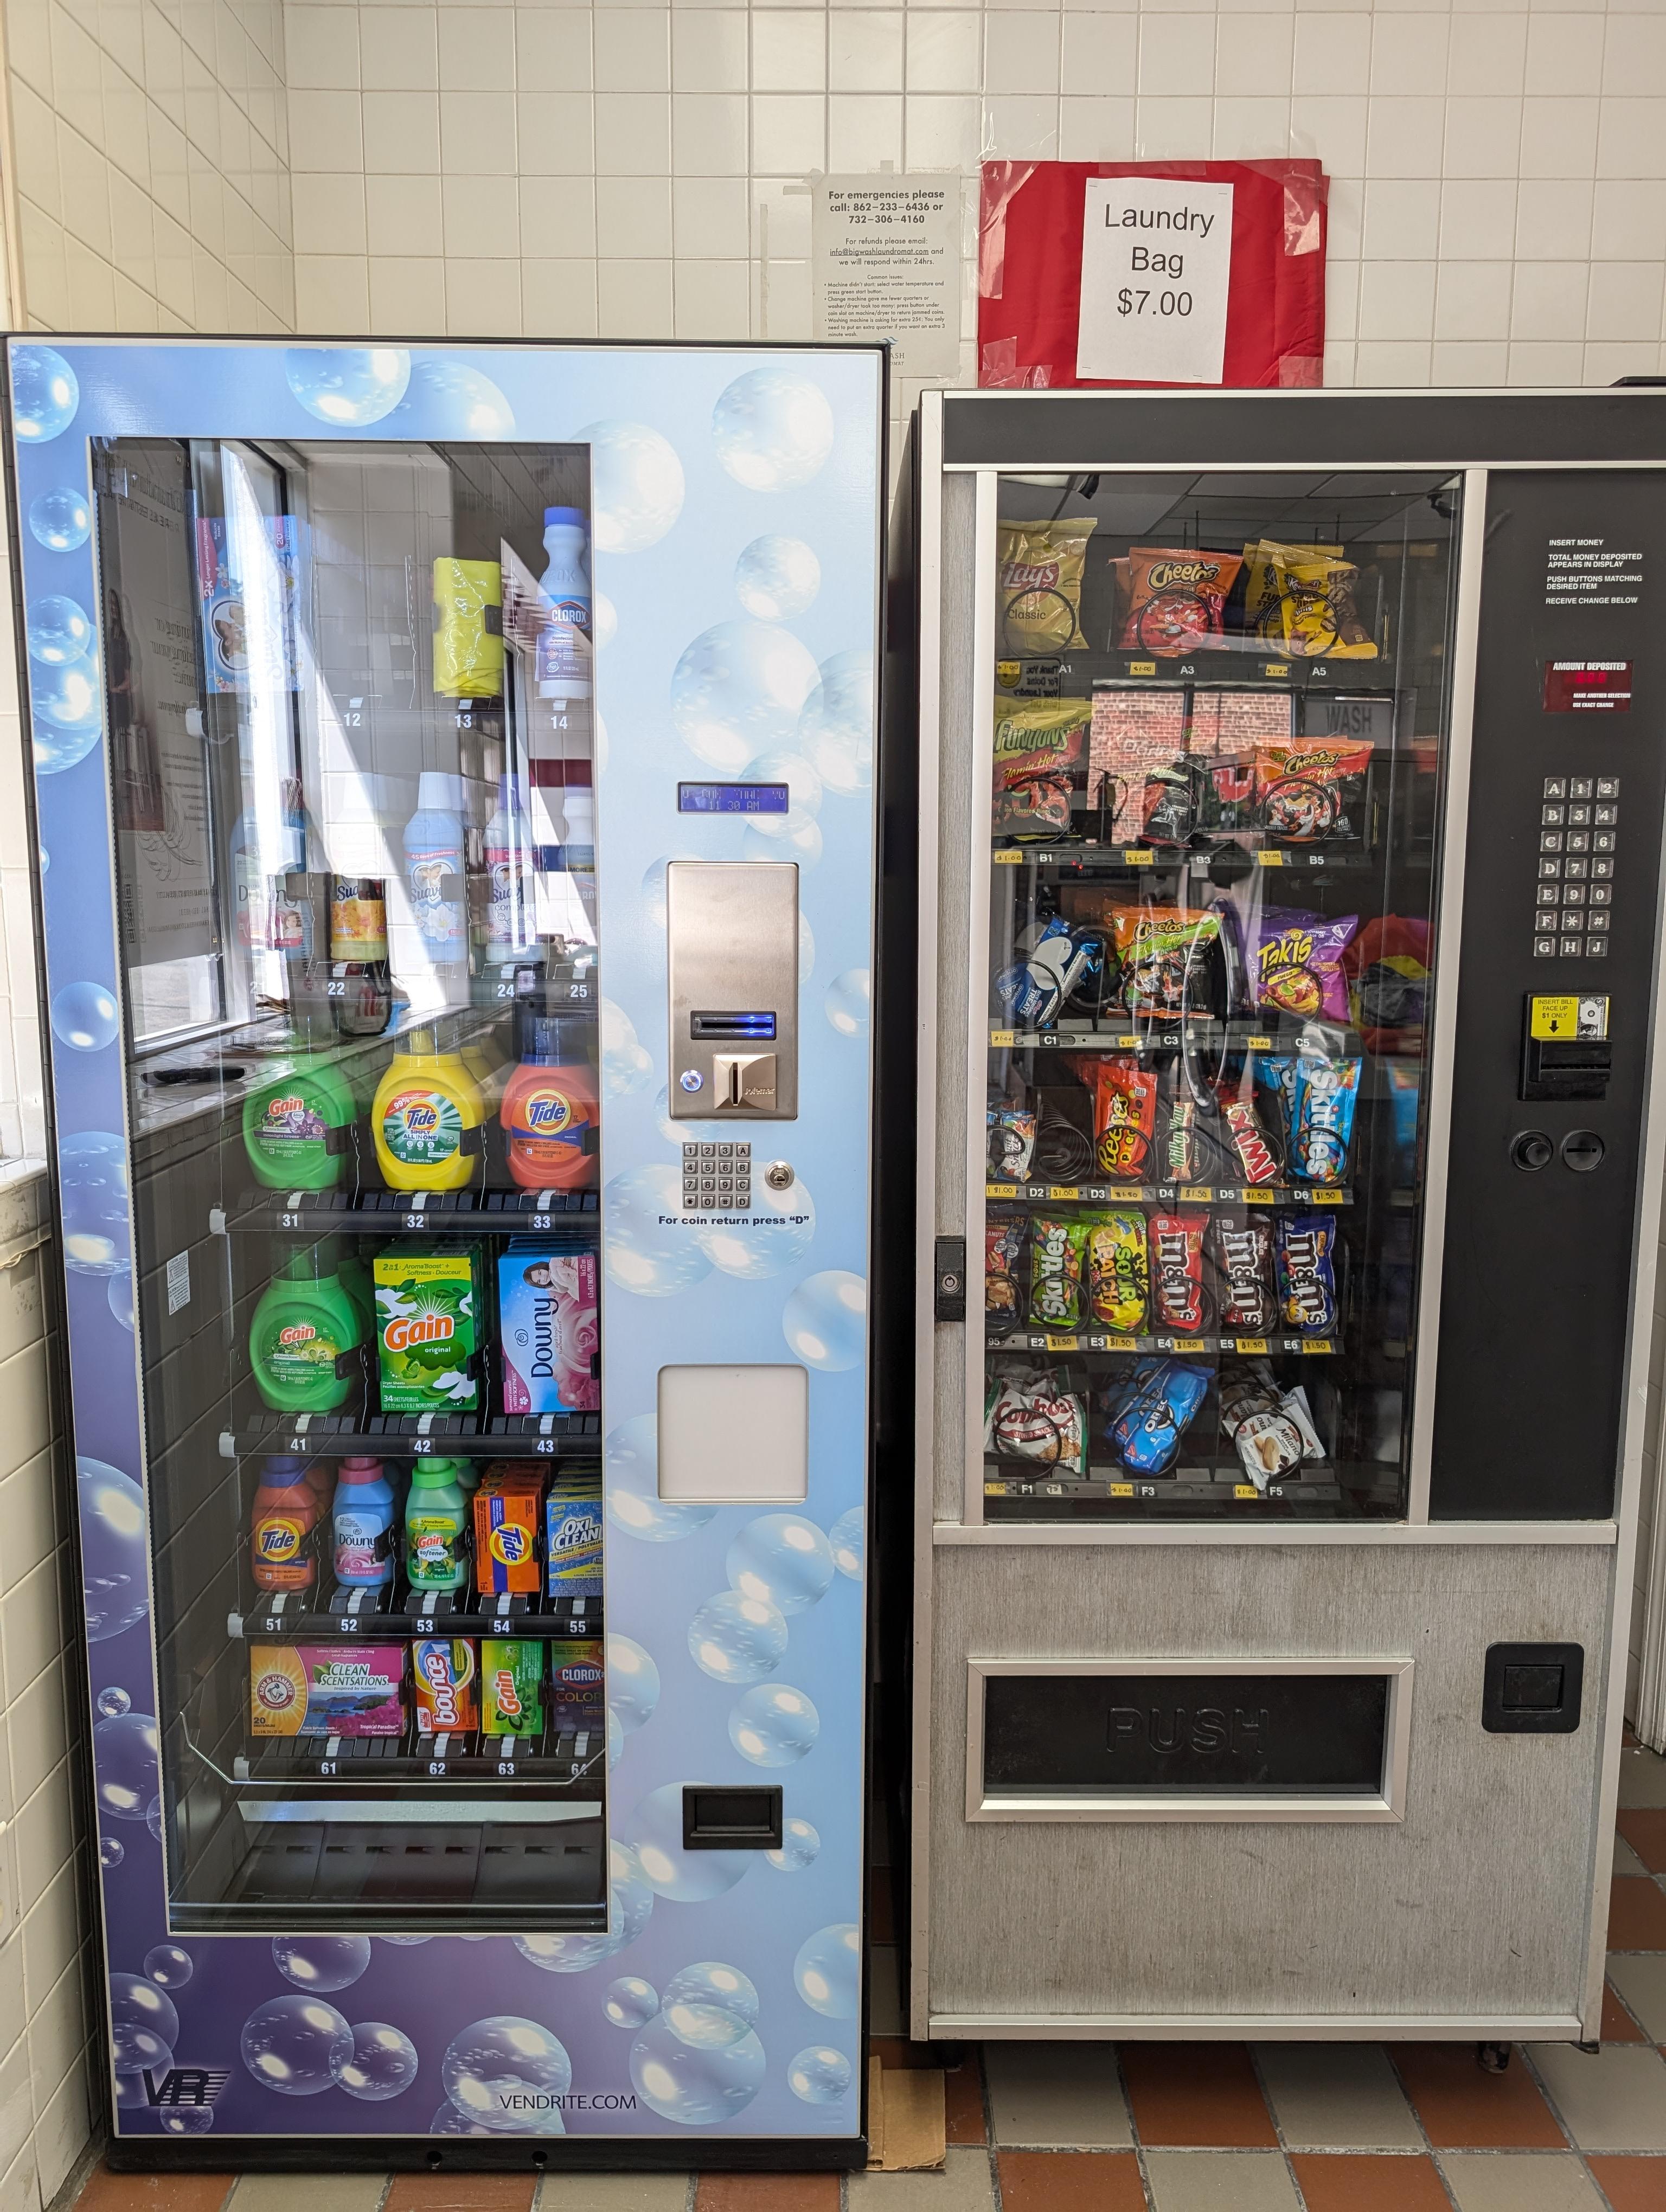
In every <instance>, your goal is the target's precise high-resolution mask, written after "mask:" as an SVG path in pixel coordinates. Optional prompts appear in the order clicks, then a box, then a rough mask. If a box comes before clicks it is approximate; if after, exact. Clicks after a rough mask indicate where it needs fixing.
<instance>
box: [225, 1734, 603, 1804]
mask: <svg viewBox="0 0 1666 2212" xmlns="http://www.w3.org/2000/svg"><path fill="white" fill-rule="evenodd" d="M606 1753H607V1735H606V1731H605V1729H580V1730H575V1729H557V1728H556V1727H555V1726H554V1725H553V1724H552V1725H551V1726H550V1727H549V1728H548V1729H545V1730H544V1734H543V1735H538V1736H514V1735H501V1736H488V1735H481V1734H479V1733H478V1732H477V1730H475V1729H469V1730H467V1731H466V1732H465V1733H459V1734H458V1735H435V1736H427V1737H420V1738H419V1737H417V1735H414V1734H413V1733H412V1732H411V1731H410V1730H409V1729H408V1730H407V1731H406V1733H405V1734H404V1735H402V1736H383V1735H377V1736H321V1735H320V1736H289V1737H286V1738H284V1739H283V1741H278V1742H274V1743H262V1744H260V1745H258V1746H257V1747H254V1748H253V1749H252V1750H250V1751H248V1752H246V1753H239V1755H238V1756H237V1757H236V1758H235V1759H234V1760H233V1762H232V1772H233V1778H234V1780H236V1781H238V1782H249V1783H262V1784H278V1785H281V1786H282V1787H283V1788H285V1789H288V1788H289V1786H290V1785H292V1784H295V1783H328V1784H331V1788H332V1790H334V1789H337V1788H345V1789H355V1790H356V1789H358V1788H360V1787H361V1786H362V1785H364V1784H382V1783H399V1782H417V1781H421V1782H424V1783H430V1782H432V1783H453V1782H456V1783H484V1782H489V1783H491V1784H494V1785H500V1784H501V1785H504V1786H506V1787H507V1786H510V1785H513V1786H514V1787H515V1788H517V1789H520V1788H534V1787H535V1788H537V1789H538V1790H565V1789H568V1788H570V1787H572V1786H574V1785H575V1784H580V1783H585V1782H589V1783H594V1782H595V1781H596V1780H597V1779H598V1778H599V1776H600V1774H601V1772H602V1770H603V1767H604V1765H605V1760H606ZM340 1817H341V1816H340V1814H331V1818H335V1819H339V1818H340ZM422 1817H425V1818H428V1819H430V1820H431V1819H433V1818H434V1817H435V1814H434V1812H433V1808H431V1807H430V1808H428V1810H427V1811H426V1813H425V1814H423V1816H422ZM443 1817H445V1816H444V1815H443V1814H442V1815H441V1818H443ZM483 1817H485V1818H490V1817H492V1814H490V1813H489V1812H488V1813H487V1814H484V1815H483ZM514 1818H515V1819H518V1820H524V1819H525V1818H526V1814H525V1813H524V1811H519V1810H517V1811H515V1812H514Z"/></svg>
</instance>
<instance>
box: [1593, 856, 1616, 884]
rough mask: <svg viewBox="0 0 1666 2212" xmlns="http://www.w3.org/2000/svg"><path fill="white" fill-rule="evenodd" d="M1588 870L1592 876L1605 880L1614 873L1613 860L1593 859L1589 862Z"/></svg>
mask: <svg viewBox="0 0 1666 2212" xmlns="http://www.w3.org/2000/svg"><path fill="white" fill-rule="evenodd" d="M1590 872H1591V874H1592V876H1593V877H1594V878H1601V879H1602V880H1603V881H1604V882H1606V881H1607V880H1608V878H1610V877H1611V876H1612V875H1613V874H1614V862H1613V861H1612V860H1593V861H1592V862H1591V864H1590Z"/></svg>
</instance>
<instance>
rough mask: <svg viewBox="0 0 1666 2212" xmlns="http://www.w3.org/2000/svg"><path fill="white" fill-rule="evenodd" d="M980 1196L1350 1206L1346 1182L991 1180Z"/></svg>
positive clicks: (1034, 1201) (1054, 1201)
mask: <svg viewBox="0 0 1666 2212" xmlns="http://www.w3.org/2000/svg"><path fill="white" fill-rule="evenodd" d="M983 1195H984V1196H985V1197H986V1198H994V1199H1004V1200H1007V1201H1009V1202H1010V1201H1012V1200H1018V1203H1019V1204H1020V1205H1025V1206H1057V1205H1060V1204H1061V1203H1062V1204H1072V1203H1075V1202H1078V1201H1079V1202H1080V1203H1082V1204H1085V1205H1088V1206H1213V1205H1219V1206H1228V1205H1231V1206H1352V1205H1353V1188H1352V1187H1351V1186H1350V1185H1349V1184H1347V1183H1306V1182H1263V1183H1236V1182H1144V1183H1136V1182H1081V1183H1025V1182H991V1183H986V1184H985V1185H984V1187H983Z"/></svg>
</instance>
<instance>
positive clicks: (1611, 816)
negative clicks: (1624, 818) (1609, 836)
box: [1592, 806, 1620, 829]
mask: <svg viewBox="0 0 1666 2212" xmlns="http://www.w3.org/2000/svg"><path fill="white" fill-rule="evenodd" d="M1592 811H1593V817H1594V819H1595V821H1596V826H1597V828H1598V829H1613V827H1614V823H1616V822H1618V820H1619V819H1620V809H1619V808H1618V807H1617V806H1598V807H1596V808H1594V809H1593V810H1592Z"/></svg>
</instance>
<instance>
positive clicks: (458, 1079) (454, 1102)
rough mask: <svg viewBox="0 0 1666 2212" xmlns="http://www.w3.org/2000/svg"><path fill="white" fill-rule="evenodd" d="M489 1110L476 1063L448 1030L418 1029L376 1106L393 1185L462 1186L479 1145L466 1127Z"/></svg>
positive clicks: (379, 1143)
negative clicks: (467, 1141) (470, 1140)
mask: <svg viewBox="0 0 1666 2212" xmlns="http://www.w3.org/2000/svg"><path fill="white" fill-rule="evenodd" d="M485 1118H486V1113H485V1102H484V1100H483V1098H482V1097H481V1095H480V1085H479V1084H478V1083H477V1081H476V1080H475V1077H474V1074H473V1072H472V1070H471V1068H470V1067H469V1066H468V1064H467V1062H466V1061H465V1060H464V1058H463V1055H462V1054H461V1053H460V1052H459V1051H458V1050H457V1049H456V1046H455V1042H454V1039H453V1038H452V1037H451V1036H447V1039H446V1041H445V1047H444V1048H443V1049H442V1047H441V1039H440V1036H439V1033H438V1032H437V1031H435V1030H431V1029H420V1030H411V1032H410V1036H407V1037H403V1038H401V1039H400V1041H399V1042H398V1045H397V1046H396V1047H395V1048H394V1052H393V1057H392V1060H389V1062H388V1064H387V1069H386V1073H385V1074H384V1075H383V1077H382V1079H381V1081H380V1083H379V1084H378V1085H376V1096H375V1098H374V1101H373V1102H372V1104H371V1108H370V1130H371V1135H372V1138H373V1139H374V1143H375V1146H376V1158H377V1161H378V1164H380V1168H381V1171H382V1175H383V1176H384V1178H385V1179H386V1183H387V1186H388V1188H389V1189H390V1190H461V1189H462V1188H463V1187H464V1186H465V1184H466V1183H468V1182H471V1181H472V1179H473V1176H474V1173H475V1169H476V1166H477V1161H478V1152H477V1150H476V1149H474V1148H472V1147H471V1148H470V1149H469V1150H466V1151H465V1148H464V1133H465V1131H466V1130H469V1129H477V1128H478V1127H480V1124H481V1123H482V1121H484V1120H485Z"/></svg>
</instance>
